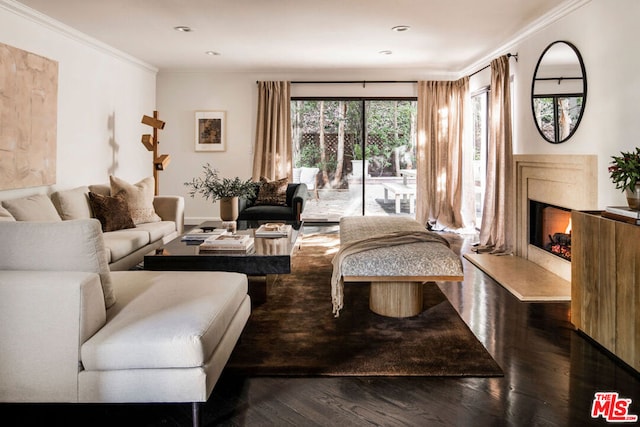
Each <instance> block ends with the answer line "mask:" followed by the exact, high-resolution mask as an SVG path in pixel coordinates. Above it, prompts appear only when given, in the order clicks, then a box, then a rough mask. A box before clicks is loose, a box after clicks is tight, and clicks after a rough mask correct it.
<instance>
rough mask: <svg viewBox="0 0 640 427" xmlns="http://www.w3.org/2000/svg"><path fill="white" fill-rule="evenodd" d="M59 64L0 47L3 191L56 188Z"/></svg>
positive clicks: (0, 172) (0, 184) (0, 177)
mask: <svg viewBox="0 0 640 427" xmlns="http://www.w3.org/2000/svg"><path fill="white" fill-rule="evenodd" d="M57 105H58V63H57V62H56V61H52V60H50V59H47V58H43V57H42V56H38V55H35V54H33V53H30V52H25V51H24V50H20V49H17V48H15V47H12V46H7V45H5V44H2V43H0V190H8V189H13V188H25V187H36V186H41V185H51V184H55V182H56V133H57Z"/></svg>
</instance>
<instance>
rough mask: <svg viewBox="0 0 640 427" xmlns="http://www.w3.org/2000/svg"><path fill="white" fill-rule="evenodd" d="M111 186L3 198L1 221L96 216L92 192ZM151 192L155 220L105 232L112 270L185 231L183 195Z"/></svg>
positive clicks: (144, 188) (144, 184) (147, 185)
mask: <svg viewBox="0 0 640 427" xmlns="http://www.w3.org/2000/svg"><path fill="white" fill-rule="evenodd" d="M112 179H114V178H112ZM121 184H122V183H121ZM122 185H126V184H122ZM152 185H153V180H152V179H151V180H148V179H147V180H143V181H141V182H140V183H138V184H135V185H131V186H130V187H132V188H133V190H132V192H133V191H136V190H137V191H141V192H148V191H153V190H152V188H153V187H152ZM136 186H137V187H136ZM111 190H112V186H111V185H109V184H104V185H90V186H82V187H77V188H73V189H69V190H63V191H57V192H55V193H53V194H51V196H50V197H48V196H46V195H44V194H36V195H32V196H28V197H23V198H19V199H12V200H4V201H2V202H0V221H3V220H4V221H13V220H16V221H62V220H65V221H66V220H73V219H89V218H93V217H95V213H94V212H93V210H92V208H91V205H90V201H89V192H90V191H91V192H93V193H97V194H100V195H106V196H110V195H111ZM150 194H151V198H152V203H153V208H154V209H155V213H156V214H157V215H158V216H159V218H156V220H155V221H154V222H144V223H137V224H135V228H127V229H122V230H117V231H107V232H105V233H104V244H105V246H106V248H107V257H108V263H109V268H110V269H111V270H112V271H118V270H129V269H131V268H132V267H134V266H135V265H136V264H139V263H140V262H142V260H143V259H144V255H145V254H146V253H149V252H150V251H152V250H154V249H156V248H158V247H160V246H162V245H163V244H165V243H167V242H169V241H171V240H173V239H175V238H176V237H177V236H178V235H179V234H181V233H182V231H183V227H184V198H183V197H181V196H155V197H153V194H152V193H150ZM150 200H151V199H150Z"/></svg>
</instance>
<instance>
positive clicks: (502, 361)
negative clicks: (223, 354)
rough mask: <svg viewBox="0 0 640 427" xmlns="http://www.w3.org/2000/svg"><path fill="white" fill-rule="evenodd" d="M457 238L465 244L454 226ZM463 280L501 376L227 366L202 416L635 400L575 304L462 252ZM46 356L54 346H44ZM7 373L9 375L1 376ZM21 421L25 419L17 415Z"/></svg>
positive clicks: (11, 410)
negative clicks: (278, 373) (346, 373)
mask: <svg viewBox="0 0 640 427" xmlns="http://www.w3.org/2000/svg"><path fill="white" fill-rule="evenodd" d="M451 238H452V239H454V240H455V241H456V245H455V248H457V250H461V251H462V252H464V251H466V250H468V247H469V243H470V242H469V240H470V239H466V240H465V239H464V238H461V237H458V236H453V237H451ZM464 263H465V264H464V267H465V281H464V282H463V283H441V284H440V287H441V289H442V290H443V291H444V292H445V294H446V295H447V297H448V298H449V300H450V301H451V303H452V305H453V306H454V307H455V308H456V309H457V310H458V312H459V313H460V315H461V317H462V318H463V319H464V320H465V322H466V323H467V324H468V325H469V327H470V328H471V330H472V331H473V332H474V333H475V334H476V336H477V337H478V339H479V340H480V341H481V342H482V343H483V344H484V345H485V347H486V348H487V349H488V350H489V352H490V353H491V355H492V356H493V357H494V358H495V360H496V361H497V362H498V363H499V365H500V366H501V367H502V369H503V371H504V377H500V378H415V377H412V378H398V377H386V378H385V377H368V378H357V377H335V378H280V377H278V378H238V377H232V376H229V375H224V374H223V376H222V378H221V379H220V380H219V382H218V384H217V385H216V387H215V389H214V391H213V394H212V396H211V398H210V399H209V401H208V402H207V404H206V405H203V407H202V417H201V419H202V425H203V426H218V425H220V426H287V425H289V426H330V425H331V426H333V425H343V426H366V425H374V426H471V425H473V426H503V425H504V426H585V425H607V424H608V423H607V422H606V421H605V420H603V419H602V418H598V419H592V418H591V416H590V414H591V405H592V401H593V398H594V393H595V392H599V391H615V392H618V393H619V395H620V397H624V398H628V399H632V404H631V407H630V411H629V412H630V413H632V414H636V415H640V376H638V374H637V373H636V372H635V371H632V370H631V369H629V368H628V367H626V366H624V365H623V364H621V363H619V362H617V361H616V360H614V359H613V358H612V357H611V356H609V355H608V354H606V353H605V352H604V351H602V350H600V349H599V348H598V347H597V346H596V345H594V344H593V343H592V342H591V341H590V340H588V339H587V338H585V337H584V336H582V335H581V334H580V333H578V332H576V331H575V330H574V329H573V327H572V325H571V323H570V322H569V315H570V305H569V303H522V302H519V301H518V300H517V299H516V298H515V297H513V296H512V295H511V294H510V293H509V292H508V291H506V290H505V289H503V288H502V287H501V286H500V285H498V284H497V283H495V282H494V281H493V280H492V279H491V278H489V277H488V276H486V275H485V274H484V273H482V272H481V271H480V270H478V269H477V268H476V267H474V266H473V265H472V264H470V263H468V262H467V261H466V260H465V261H464ZM43 363H46V352H43ZM0 380H1V379H0ZM190 414H191V412H190V406H189V405H184V404H169V405H155V404H154V405H129V404H127V405H73V404H69V405H31V404H28V405H27V404H0V417H1V418H2V419H4V420H5V422H4V423H3V424H5V425H16V426H24V425H42V426H51V425H87V426H95V425H105V426H107V425H109V426H124V425H127V426H129V425H131V426H134V425H135V426H189V425H190V423H191V417H190ZM14 419H16V420H17V421H12V420H14Z"/></svg>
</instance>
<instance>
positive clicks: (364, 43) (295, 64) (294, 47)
mask: <svg viewBox="0 0 640 427" xmlns="http://www.w3.org/2000/svg"><path fill="white" fill-rule="evenodd" d="M572 1H575V0H535V1H532V0H446V1H443V0H53V1H52V0H20V3H22V4H24V5H26V6H28V7H30V8H33V9H35V10H37V11H38V12H41V13H43V14H45V15H47V16H49V17H51V18H54V19H55V20H57V21H60V22H62V23H63V24H66V25H68V26H70V27H72V28H74V29H75V30H78V31H80V32H82V33H85V34H87V35H89V36H91V37H93V38H95V39H97V40H99V41H101V42H103V43H106V44H107V45H110V46H111V47H114V48H116V49H118V50H121V51H123V52H125V53H127V54H129V55H131V56H133V57H135V58H137V59H139V60H142V61H144V62H146V63H148V64H150V65H152V66H154V67H157V68H158V69H160V70H218V71H254V72H255V71H259V72H282V71H323V70H355V69H357V70H363V69H364V70H366V69H386V68H412V69H421V70H424V71H434V72H458V71H460V70H462V69H463V68H465V67H467V66H469V65H471V64H474V63H475V62H476V61H479V60H481V59H483V58H485V57H486V56H487V55H489V54H491V53H492V52H493V51H494V50H496V49H498V48H500V47H501V46H503V45H504V44H506V43H508V42H509V41H510V40H512V39H513V38H514V37H516V36H517V35H518V34H520V33H521V32H522V31H523V29H524V28H526V27H527V26H530V25H532V23H534V22H535V21H536V20H538V19H540V17H542V16H544V15H546V14H548V13H550V12H551V11H553V10H555V9H556V8H559V7H561V6H562V5H564V4H566V3H571V2H572ZM399 25H408V26H410V27H411V28H410V29H409V30H408V31H404V32H395V31H392V27H395V26H399ZM176 26H188V27H190V28H191V29H192V31H191V32H178V31H175V30H174V27H176ZM207 51H213V52H217V53H219V55H207V54H205V52H207ZM381 51H391V52H392V53H391V54H382V53H380V52H381Z"/></svg>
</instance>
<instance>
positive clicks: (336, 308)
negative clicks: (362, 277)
mask: <svg viewBox="0 0 640 427" xmlns="http://www.w3.org/2000/svg"><path fill="white" fill-rule="evenodd" d="M427 242H431V243H442V244H444V245H446V246H447V247H450V246H449V242H448V241H447V240H446V239H445V238H444V237H442V236H439V235H437V234H435V233H433V232H431V231H427V230H403V231H391V232H385V233H381V234H377V235H373V236H369V237H366V238H363V239H359V240H352V241H350V242H346V243H343V244H341V245H340V249H339V250H338V252H337V253H336V255H335V256H334V258H333V261H332V265H333V274H332V276H331V299H332V302H333V314H334V315H335V317H338V316H339V315H340V310H341V309H342V307H343V305H344V302H343V300H344V282H343V280H342V261H343V260H344V258H345V257H347V256H349V255H353V254H356V253H360V252H364V251H369V250H373V249H379V248H381V247H390V246H398V245H406V244H411V243H427Z"/></svg>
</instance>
